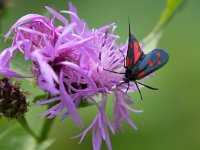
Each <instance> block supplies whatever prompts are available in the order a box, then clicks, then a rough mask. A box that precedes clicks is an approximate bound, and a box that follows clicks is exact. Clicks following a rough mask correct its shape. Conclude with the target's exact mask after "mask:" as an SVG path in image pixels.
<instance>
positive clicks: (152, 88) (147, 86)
mask: <svg viewBox="0 0 200 150" xmlns="http://www.w3.org/2000/svg"><path fill="white" fill-rule="evenodd" d="M137 83H138V84H140V85H143V86H145V87H146V88H149V89H151V90H158V88H154V87H151V86H149V85H146V84H143V83H141V82H137Z"/></svg>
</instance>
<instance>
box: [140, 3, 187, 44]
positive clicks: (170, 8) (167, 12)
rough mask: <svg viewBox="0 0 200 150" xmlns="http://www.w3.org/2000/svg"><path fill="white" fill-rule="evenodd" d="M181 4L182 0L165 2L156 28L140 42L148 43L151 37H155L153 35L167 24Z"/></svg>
mask: <svg viewBox="0 0 200 150" xmlns="http://www.w3.org/2000/svg"><path fill="white" fill-rule="evenodd" d="M183 2H184V0H167V6H166V8H165V9H164V10H163V12H162V15H161V16H160V18H159V20H158V22H157V23H156V26H155V27H154V28H153V30H152V32H151V33H149V34H148V35H147V36H146V37H145V38H144V39H143V40H142V41H143V43H148V42H149V41H150V40H151V39H152V37H155V35H157V34H158V33H159V32H160V31H161V30H162V29H163V28H164V27H165V26H166V25H167V24H168V23H169V20H170V19H171V18H172V17H173V16H174V15H175V12H176V11H177V10H178V9H179V8H180V7H181V5H182V4H183Z"/></svg>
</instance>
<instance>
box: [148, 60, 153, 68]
mask: <svg viewBox="0 0 200 150" xmlns="http://www.w3.org/2000/svg"><path fill="white" fill-rule="evenodd" d="M148 65H149V66H150V67H151V66H153V62H152V60H151V59H149V60H148Z"/></svg>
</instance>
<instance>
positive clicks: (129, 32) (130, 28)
mask: <svg viewBox="0 0 200 150" xmlns="http://www.w3.org/2000/svg"><path fill="white" fill-rule="evenodd" d="M128 25H129V28H128V29H129V33H130V32H131V23H130V18H129V17H128Z"/></svg>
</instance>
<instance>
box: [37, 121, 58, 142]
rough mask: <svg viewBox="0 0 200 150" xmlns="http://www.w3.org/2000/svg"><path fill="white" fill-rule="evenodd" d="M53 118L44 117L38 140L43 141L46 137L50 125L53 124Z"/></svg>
mask: <svg viewBox="0 0 200 150" xmlns="http://www.w3.org/2000/svg"><path fill="white" fill-rule="evenodd" d="M54 120H55V118H51V119H46V120H45V122H44V124H43V126H42V130H41V134H40V142H42V141H44V140H46V139H47V137H48V135H49V133H50V130H51V127H52V125H53V122H54Z"/></svg>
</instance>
